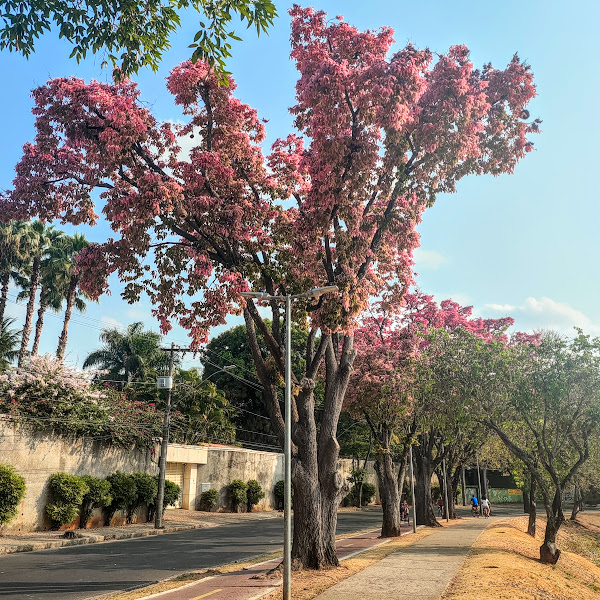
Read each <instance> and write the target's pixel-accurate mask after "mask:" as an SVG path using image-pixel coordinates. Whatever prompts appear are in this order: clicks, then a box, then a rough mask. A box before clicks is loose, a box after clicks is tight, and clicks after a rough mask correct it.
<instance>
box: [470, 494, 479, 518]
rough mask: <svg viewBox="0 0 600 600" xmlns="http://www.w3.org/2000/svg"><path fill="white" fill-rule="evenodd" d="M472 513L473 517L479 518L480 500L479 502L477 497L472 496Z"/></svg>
mask: <svg viewBox="0 0 600 600" xmlns="http://www.w3.org/2000/svg"><path fill="white" fill-rule="evenodd" d="M471 513H472V514H473V516H479V500H477V496H471Z"/></svg>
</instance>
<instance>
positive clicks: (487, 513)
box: [483, 506, 490, 519]
mask: <svg viewBox="0 0 600 600" xmlns="http://www.w3.org/2000/svg"><path fill="white" fill-rule="evenodd" d="M483 516H484V517H485V518H486V519H488V518H489V516H490V507H489V506H484V507H483Z"/></svg>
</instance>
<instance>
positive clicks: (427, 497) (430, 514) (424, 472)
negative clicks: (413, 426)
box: [413, 434, 441, 527]
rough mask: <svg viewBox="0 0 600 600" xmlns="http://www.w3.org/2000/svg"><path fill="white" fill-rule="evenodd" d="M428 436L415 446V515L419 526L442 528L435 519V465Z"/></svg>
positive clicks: (423, 437) (424, 436)
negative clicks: (433, 496)
mask: <svg viewBox="0 0 600 600" xmlns="http://www.w3.org/2000/svg"><path fill="white" fill-rule="evenodd" d="M429 437H430V436H429V435H428V434H425V435H423V436H421V440H422V443H421V444H419V445H415V446H413V462H414V467H415V479H416V485H415V504H416V507H415V515H416V518H417V525H427V526H428V527H441V525H440V524H439V523H438V520H437V519H436V518H435V513H434V511H433V504H432V501H431V475H432V473H433V464H432V460H431V454H430V452H431V448H430V442H429V439H428V438H429Z"/></svg>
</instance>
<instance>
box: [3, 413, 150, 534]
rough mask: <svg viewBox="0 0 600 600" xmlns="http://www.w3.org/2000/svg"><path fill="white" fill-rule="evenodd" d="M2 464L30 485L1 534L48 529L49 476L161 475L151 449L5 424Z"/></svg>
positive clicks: (97, 519) (94, 521) (96, 520)
mask: <svg viewBox="0 0 600 600" xmlns="http://www.w3.org/2000/svg"><path fill="white" fill-rule="evenodd" d="M0 463H8V464H11V465H12V466H13V467H15V468H16V469H17V471H18V472H19V473H20V474H21V475H22V476H23V477H24V478H25V482H26V485H27V490H26V492H25V498H24V500H23V501H22V502H21V506H20V507H19V513H18V515H17V517H15V519H14V520H12V521H11V522H10V523H8V524H7V525H5V526H4V527H1V528H0V533H9V532H18V531H31V530H33V529H45V528H47V527H48V522H47V520H46V518H45V516H44V507H45V506H46V504H47V502H48V501H49V499H48V495H49V494H48V477H49V476H50V475H52V473H57V472H64V473H70V474H72V475H94V476H96V477H106V476H107V475H110V474H111V473H114V472H115V471H117V470H119V471H123V472H125V473H133V472H135V471H143V472H146V473H152V474H155V473H157V472H158V467H157V465H156V463H155V461H154V459H153V458H152V455H151V452H150V451H149V450H148V451H141V450H125V449H121V448H118V447H115V446H110V445H108V444H106V443H105V442H101V441H98V440H90V439H86V438H79V439H67V438H62V437H57V436H52V435H51V434H42V433H32V432H29V431H24V430H19V429H18V428H15V427H14V426H13V425H8V424H6V423H2V422H0ZM99 521H100V517H99V515H98V514H96V515H94V519H93V522H92V524H98V522H99Z"/></svg>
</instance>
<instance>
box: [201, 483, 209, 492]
mask: <svg viewBox="0 0 600 600" xmlns="http://www.w3.org/2000/svg"><path fill="white" fill-rule="evenodd" d="M208 490H210V483H201V484H200V493H201V494H204V492H208Z"/></svg>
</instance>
